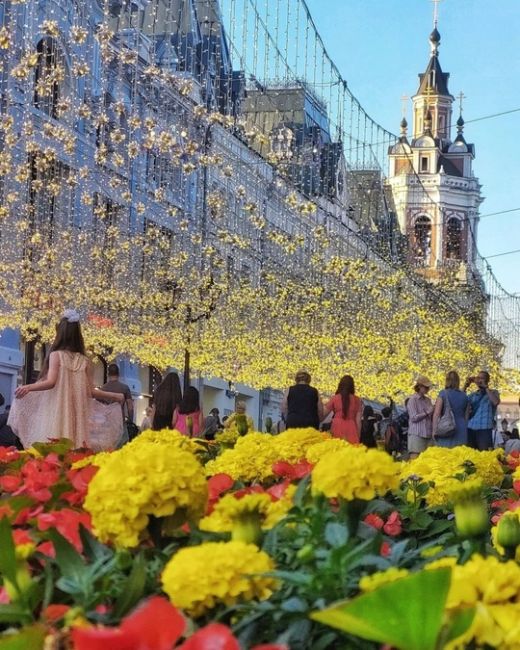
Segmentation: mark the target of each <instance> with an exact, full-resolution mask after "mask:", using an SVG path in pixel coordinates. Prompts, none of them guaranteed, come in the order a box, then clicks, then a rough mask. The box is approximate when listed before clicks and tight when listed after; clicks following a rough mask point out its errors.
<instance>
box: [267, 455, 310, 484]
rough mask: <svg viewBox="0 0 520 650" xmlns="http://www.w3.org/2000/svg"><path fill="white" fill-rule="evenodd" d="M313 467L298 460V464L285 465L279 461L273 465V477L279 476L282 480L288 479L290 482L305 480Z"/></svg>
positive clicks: (282, 461) (304, 461)
mask: <svg viewBox="0 0 520 650" xmlns="http://www.w3.org/2000/svg"><path fill="white" fill-rule="evenodd" d="M313 467H314V465H312V464H311V463H309V462H308V461H306V460H305V459H304V460H300V461H299V462H298V463H294V464H291V463H287V462H286V461H284V460H279V461H278V462H276V463H274V465H273V472H274V474H275V476H280V477H282V478H288V479H290V480H291V481H296V480H299V479H302V478H305V476H307V475H308V474H310V473H311V471H312V468H313Z"/></svg>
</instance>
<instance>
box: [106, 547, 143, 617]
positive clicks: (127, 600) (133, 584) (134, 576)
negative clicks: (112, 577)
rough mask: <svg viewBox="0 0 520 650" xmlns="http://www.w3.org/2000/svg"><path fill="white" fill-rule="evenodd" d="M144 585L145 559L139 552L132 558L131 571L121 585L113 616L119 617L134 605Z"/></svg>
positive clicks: (141, 593) (138, 599) (139, 597)
mask: <svg viewBox="0 0 520 650" xmlns="http://www.w3.org/2000/svg"><path fill="white" fill-rule="evenodd" d="M145 585H146V559H145V557H144V555H143V554H142V553H139V555H137V556H136V557H135V559H134V564H133V566H132V571H131V572H130V575H129V576H128V579H127V581H126V582H125V584H124V585H123V588H122V592H121V595H120V596H119V599H118V600H117V602H116V604H115V607H114V617H115V618H121V617H122V616H124V615H125V614H126V613H127V612H129V611H130V610H131V609H132V607H133V606H134V605H136V604H137V603H138V602H139V601H140V600H141V597H142V595H143V591H144V588H145Z"/></svg>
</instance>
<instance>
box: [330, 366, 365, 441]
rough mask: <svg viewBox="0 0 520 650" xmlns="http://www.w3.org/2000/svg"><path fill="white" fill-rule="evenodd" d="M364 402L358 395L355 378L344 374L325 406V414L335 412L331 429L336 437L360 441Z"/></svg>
mask: <svg viewBox="0 0 520 650" xmlns="http://www.w3.org/2000/svg"><path fill="white" fill-rule="evenodd" d="M361 407H362V402H361V400H360V399H359V397H357V395H356V388H355V384H354V379H353V378H352V377H351V376H350V375H344V376H343V377H342V378H341V379H340V382H339V384H338V388H337V390H336V394H335V395H334V396H333V397H332V398H331V399H330V400H329V403H328V404H327V405H326V406H325V414H324V415H325V416H327V415H328V414H329V413H330V412H331V411H332V413H333V417H332V423H331V427H330V431H331V433H332V435H333V436H334V437H335V438H342V439H343V440H347V441H348V442H351V443H353V444H357V443H358V442H359V438H360V433H361Z"/></svg>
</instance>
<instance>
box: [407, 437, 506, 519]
mask: <svg viewBox="0 0 520 650" xmlns="http://www.w3.org/2000/svg"><path fill="white" fill-rule="evenodd" d="M499 456H500V454H499V452H497V451H477V450H475V449H470V448H469V447H454V448H453V449H448V448H444V447H429V448H428V449H427V450H426V451H425V452H423V453H422V454H421V455H420V456H419V457H418V458H415V459H414V460H412V461H410V462H408V463H403V466H402V472H401V478H402V479H407V478H408V477H409V476H410V475H413V474H415V475H417V476H420V477H421V478H422V480H423V481H425V482H432V483H433V487H431V488H430V489H429V490H428V492H427V494H426V500H427V502H428V504H429V505H432V506H438V505H446V504H447V503H448V502H449V501H450V492H451V491H452V490H453V489H457V487H458V486H460V480H461V479H464V478H466V477H472V480H473V479H480V480H481V481H482V483H483V484H484V485H489V486H493V485H497V486H498V485H500V484H501V482H502V480H503V478H504V471H503V469H502V466H501V465H500V462H499V460H498V459H499ZM472 472H473V473H472Z"/></svg>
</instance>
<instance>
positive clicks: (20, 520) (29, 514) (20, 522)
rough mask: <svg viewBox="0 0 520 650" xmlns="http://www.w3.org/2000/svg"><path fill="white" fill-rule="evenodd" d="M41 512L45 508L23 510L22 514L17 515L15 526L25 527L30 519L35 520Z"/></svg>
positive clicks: (37, 507) (31, 507) (30, 507)
mask: <svg viewBox="0 0 520 650" xmlns="http://www.w3.org/2000/svg"><path fill="white" fill-rule="evenodd" d="M40 512H43V506H42V505H39V506H36V507H34V506H28V507H27V508H22V509H21V510H20V512H19V513H18V514H17V515H16V519H15V520H14V522H13V523H14V525H15V526H25V524H26V523H27V522H28V521H29V519H34V517H37V516H38V515H39V514H40Z"/></svg>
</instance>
